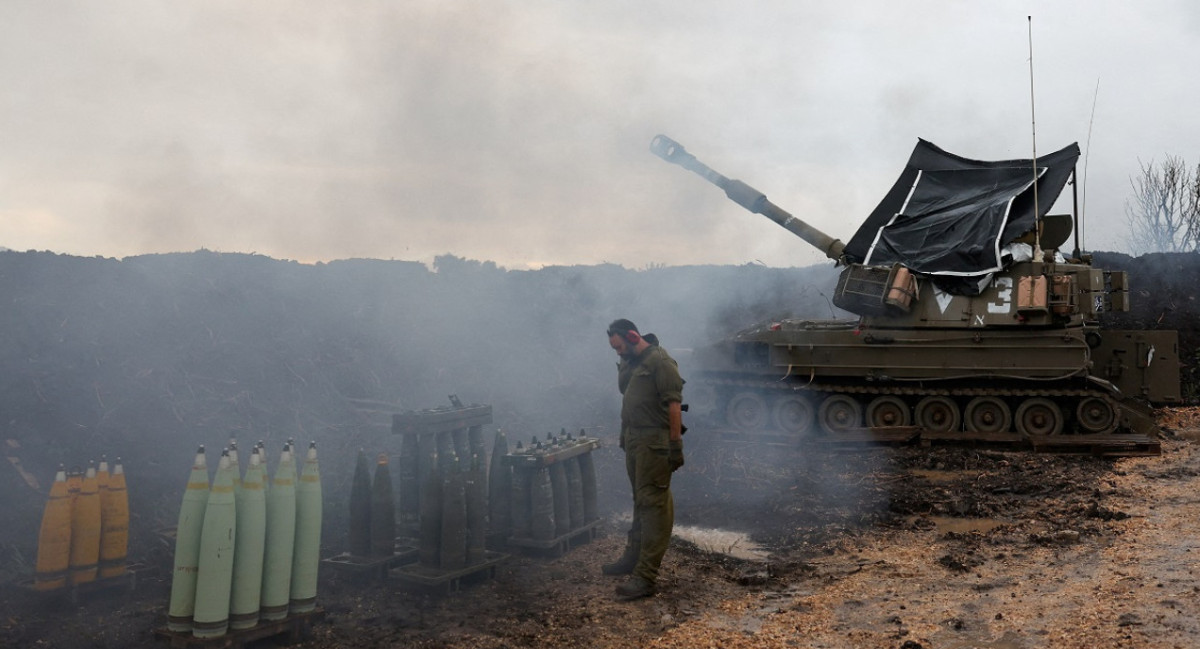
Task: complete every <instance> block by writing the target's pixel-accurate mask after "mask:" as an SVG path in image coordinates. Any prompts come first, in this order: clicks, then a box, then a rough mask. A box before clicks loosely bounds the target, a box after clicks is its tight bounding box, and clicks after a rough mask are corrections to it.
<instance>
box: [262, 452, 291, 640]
mask: <svg viewBox="0 0 1200 649" xmlns="http://www.w3.org/2000/svg"><path fill="white" fill-rule="evenodd" d="M295 543H296V461H295V460H294V459H292V449H291V445H290V444H289V445H286V446H284V447H283V453H281V454H280V456H279V464H278V465H277V466H276V467H275V478H274V479H273V480H272V481H271V488H270V489H269V490H268V491H267V542H266V551H265V553H264V556H263V586H262V602H261V609H260V611H259V615H260V617H261V618H262V619H264V620H268V621H271V620H282V619H284V618H286V617H287V615H288V597H289V596H290V594H291V590H292V555H293V554H294V552H295V548H296V545H295Z"/></svg>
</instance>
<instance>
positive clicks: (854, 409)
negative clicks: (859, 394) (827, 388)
mask: <svg viewBox="0 0 1200 649" xmlns="http://www.w3.org/2000/svg"><path fill="white" fill-rule="evenodd" d="M817 420H818V421H820V422H821V427H822V428H824V429H825V430H827V431H829V432H831V433H842V432H845V431H848V430H852V429H854V428H858V427H859V426H861V425H862V406H861V405H860V404H859V403H858V401H856V400H855V399H854V397H851V396H847V395H845V394H833V395H830V396H828V397H826V398H825V400H824V401H822V402H821V408H820V409H819V410H818V411H817Z"/></svg>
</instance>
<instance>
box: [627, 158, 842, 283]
mask: <svg viewBox="0 0 1200 649" xmlns="http://www.w3.org/2000/svg"><path fill="white" fill-rule="evenodd" d="M650 152H651V153H653V154H654V155H656V156H658V157H660V158H662V159H663V160H666V161H667V162H672V163H674V164H677V165H679V166H681V167H683V168H684V169H687V170H688V171H693V172H695V173H697V174H699V175H700V176H701V177H702V178H704V179H705V180H707V181H708V182H710V183H712V184H714V185H716V186H717V187H720V188H721V189H722V190H724V191H725V195H726V196H728V197H729V200H731V201H733V202H735V203H737V204H738V205H741V206H742V207H744V208H746V209H747V210H750V211H751V212H754V213H755V214H762V215H763V216H765V217H767V218H769V219H771V220H772V221H774V222H776V223H778V224H779V225H781V226H783V227H784V229H786V230H787V231H788V232H791V233H792V234H794V235H796V236H798V237H800V238H801V239H804V240H805V241H807V242H808V243H809V244H810V245H812V246H813V247H815V248H816V249H817V250H820V251H821V252H823V253H825V256H826V257H828V258H830V259H832V260H834V261H838V262H840V261H842V251H843V250H844V249H845V247H846V244H844V243H842V242H841V241H840V240H838V239H834V238H833V237H830V236H829V235H827V234H825V233H824V232H821V231H820V230H818V229H816V228H814V227H812V226H811V225H809V224H807V223H805V222H804V221H801V220H800V219H798V218H796V217H794V216H792V215H791V214H789V213H788V212H787V211H786V210H784V209H783V208H781V207H779V206H778V205H776V204H774V203H772V202H771V201H769V200H767V197H766V195H765V194H763V193H762V192H760V191H758V190H757V189H755V188H753V187H751V186H750V185H747V184H746V183H744V182H742V181H740V180H734V179H732V178H726V177H725V176H722V175H721V174H719V173H717V172H715V171H713V170H712V169H710V168H709V167H708V165H706V164H704V163H703V162H700V161H699V160H697V159H696V156H694V155H692V154H690V153H688V152H687V150H686V149H684V148H683V145H681V144H680V143H678V142H676V141H675V140H672V139H671V138H669V137H667V136H665V135H656V136H655V137H654V139H653V140H651V141H650Z"/></svg>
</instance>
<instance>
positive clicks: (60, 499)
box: [33, 456, 129, 591]
mask: <svg viewBox="0 0 1200 649" xmlns="http://www.w3.org/2000/svg"><path fill="white" fill-rule="evenodd" d="M128 549H129V499H128V495H127V493H126V491H125V469H124V467H123V466H122V464H121V458H117V461H116V463H115V464H114V466H113V470H112V472H111V473H110V472H109V470H108V460H107V459H106V458H105V457H104V456H101V458H100V466H99V467H97V466H96V463H95V462H94V461H92V462H88V468H87V471H86V472H84V471H81V470H79V469H78V468H74V469H72V470H71V471H70V472H68V471H67V470H66V468H65V467H63V466H62V465H60V466H59V467H58V473H57V474H56V475H55V476H54V484H53V485H51V487H50V497H49V499H48V500H47V501H46V508H45V510H44V511H43V513H42V527H41V531H40V532H39V534H38V554H37V564H36V568H35V574H34V582H33V584H34V589H35V590H41V591H50V590H57V589H59V588H63V587H64V586H66V585H67V584H85V583H89V582H93V581H96V580H97V579H101V580H103V579H111V578H114V577H120V576H122V575H124V574H125V572H126V566H125V556H126V554H127V553H128Z"/></svg>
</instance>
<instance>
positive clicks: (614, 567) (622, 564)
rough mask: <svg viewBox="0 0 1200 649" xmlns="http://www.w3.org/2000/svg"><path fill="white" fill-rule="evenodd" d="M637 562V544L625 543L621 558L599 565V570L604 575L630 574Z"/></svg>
mask: <svg viewBox="0 0 1200 649" xmlns="http://www.w3.org/2000/svg"><path fill="white" fill-rule="evenodd" d="M637 562H638V548H637V546H634V545H626V546H625V552H624V553H622V554H621V558H620V559H617V560H616V561H614V562H612V563H606V564H604V565H602V566H600V572H602V573H604V574H606V575H630V574H633V569H634V568H636V567H637Z"/></svg>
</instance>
